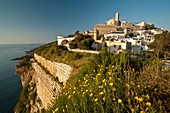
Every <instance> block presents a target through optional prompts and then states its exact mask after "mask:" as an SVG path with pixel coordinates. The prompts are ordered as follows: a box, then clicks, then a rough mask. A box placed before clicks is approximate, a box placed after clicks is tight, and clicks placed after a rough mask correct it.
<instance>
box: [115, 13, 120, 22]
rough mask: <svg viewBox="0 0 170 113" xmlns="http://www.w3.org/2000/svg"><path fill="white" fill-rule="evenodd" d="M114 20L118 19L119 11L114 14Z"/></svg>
mask: <svg viewBox="0 0 170 113" xmlns="http://www.w3.org/2000/svg"><path fill="white" fill-rule="evenodd" d="M115 21H117V22H118V21H119V13H118V12H116V14H115Z"/></svg>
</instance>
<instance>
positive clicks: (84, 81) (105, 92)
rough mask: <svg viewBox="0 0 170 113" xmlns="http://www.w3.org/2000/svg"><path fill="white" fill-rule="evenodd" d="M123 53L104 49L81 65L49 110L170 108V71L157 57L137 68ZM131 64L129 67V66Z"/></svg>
mask: <svg viewBox="0 0 170 113" xmlns="http://www.w3.org/2000/svg"><path fill="white" fill-rule="evenodd" d="M130 62H131V61H130V59H129V58H128V57H127V54H126V53H121V54H119V55H114V54H111V53H107V52H106V51H103V52H102V53H101V54H99V55H98V56H95V58H93V59H92V60H91V61H89V62H88V63H86V64H85V65H83V66H82V68H81V69H80V70H79V72H78V73H77V75H76V76H75V77H74V78H72V82H68V83H67V85H66V86H64V90H63V93H62V95H61V96H59V97H58V98H57V99H55V102H54V106H53V108H52V111H53V112H55V111H58V112H67V113H80V112H90V113H93V112H94V113H95V112H96V113H100V112H102V113H115V112H116V113H117V112H118V113H124V112H125V113H126V112H132V113H139V112H150V113H153V112H169V111H170V108H169V105H170V73H168V72H170V71H168V70H167V71H165V70H163V67H162V62H161V61H160V60H159V59H157V58H156V57H151V58H150V59H148V60H146V61H142V62H143V65H141V67H140V69H139V70H135V69H134V68H132V67H135V66H134V65H135V64H129V63H130ZM131 66H132V67H131Z"/></svg>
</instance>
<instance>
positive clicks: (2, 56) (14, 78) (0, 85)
mask: <svg viewBox="0 0 170 113" xmlns="http://www.w3.org/2000/svg"><path fill="white" fill-rule="evenodd" d="M40 45H41V44H0V113H13V109H14V107H15V105H16V104H17V102H18V101H19V96H20V92H21V90H22V85H21V80H20V77H19V76H18V75H17V74H16V73H15V66H16V64H17V62H18V60H15V61H12V60H11V59H13V58H17V57H20V56H23V55H25V52H24V51H26V50H30V49H33V48H35V47H38V46H40Z"/></svg>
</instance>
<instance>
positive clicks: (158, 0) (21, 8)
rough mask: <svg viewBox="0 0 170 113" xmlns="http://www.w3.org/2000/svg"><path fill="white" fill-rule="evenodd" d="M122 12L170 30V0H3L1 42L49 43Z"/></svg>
mask: <svg viewBox="0 0 170 113" xmlns="http://www.w3.org/2000/svg"><path fill="white" fill-rule="evenodd" d="M117 11H118V12H119V13H120V20H127V21H131V22H141V21H145V22H148V23H153V24H155V25H156V26H158V27H162V28H164V29H166V30H170V13H169V11H170V0H0V44H12V43H14V44H16V43H44V42H45V43H47V42H51V41H54V40H55V39H56V36H57V35H59V34H60V35H68V34H71V33H74V32H75V31H77V30H79V31H84V30H87V29H93V26H94V25H95V24H104V22H105V21H106V20H107V19H109V18H113V17H114V15H115V12H117Z"/></svg>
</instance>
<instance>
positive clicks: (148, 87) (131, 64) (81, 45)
mask: <svg viewBox="0 0 170 113" xmlns="http://www.w3.org/2000/svg"><path fill="white" fill-rule="evenodd" d="M57 39H58V40H57V41H55V42H52V43H49V44H46V45H42V46H40V47H38V48H36V49H35V50H32V51H30V53H31V54H33V57H31V58H30V57H26V59H23V60H22V61H20V62H19V63H18V64H17V66H16V73H17V74H18V75H20V77H21V82H22V86H23V89H22V92H21V94H20V101H19V102H18V104H17V105H16V106H15V108H14V112H15V113H18V112H19V113H25V112H29V113H34V112H40V113H48V112H50V113H51V112H52V113H57V112H59V113H62V112H63V113H64V112H66V113H126V112H127V113H146V112H148V113H153V112H154V113H155V112H156V113H157V112H158V113H164V112H170V107H169V105H170V98H169V97H170V65H169V62H167V63H166V61H167V59H166V57H167V56H166V55H169V51H170V33H169V32H167V31H165V30H163V29H160V28H156V27H155V25H153V24H148V23H146V22H140V23H133V22H125V21H120V20H119V14H118V13H116V14H115V18H112V19H110V20H108V21H107V22H106V23H105V24H97V25H95V26H94V30H87V31H85V32H79V31H76V32H75V33H74V34H73V35H69V36H66V37H65V36H58V37H57ZM148 46H150V48H154V49H156V50H155V51H156V53H157V56H156V54H155V53H154V52H153V53H151V54H150V53H149V52H150V51H151V50H150V49H148ZM148 51H149V52H148ZM147 52H148V54H149V55H147V54H146V53H147ZM28 53H29V52H28ZM160 53H163V55H165V59H164V60H163V59H160V57H159V54H160ZM169 56H170V55H169Z"/></svg>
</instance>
